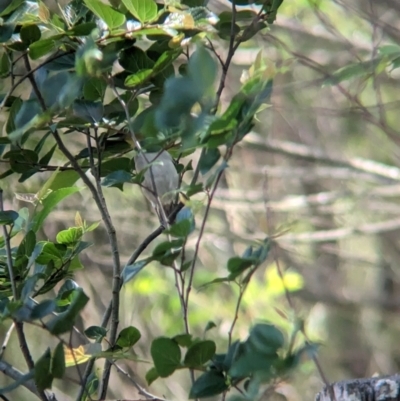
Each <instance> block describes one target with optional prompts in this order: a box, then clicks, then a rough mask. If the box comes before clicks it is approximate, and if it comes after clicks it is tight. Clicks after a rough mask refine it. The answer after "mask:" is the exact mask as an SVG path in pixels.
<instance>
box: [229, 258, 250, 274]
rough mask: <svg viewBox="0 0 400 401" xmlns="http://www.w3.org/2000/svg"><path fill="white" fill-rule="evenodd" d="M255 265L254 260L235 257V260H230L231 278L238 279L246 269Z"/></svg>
mask: <svg viewBox="0 0 400 401" xmlns="http://www.w3.org/2000/svg"><path fill="white" fill-rule="evenodd" d="M254 263H255V260H254V258H241V257H239V256H234V257H233V258H230V259H229V260H228V271H229V272H230V273H231V274H230V275H229V277H231V276H232V278H234V277H237V276H238V275H239V274H241V273H243V272H244V271H245V270H246V269H248V268H249V267H251V266H252V265H254Z"/></svg>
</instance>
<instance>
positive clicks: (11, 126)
mask: <svg viewBox="0 0 400 401" xmlns="http://www.w3.org/2000/svg"><path fill="white" fill-rule="evenodd" d="M22 103H23V101H22V100H21V99H20V98H16V99H15V100H14V101H13V103H12V105H11V108H10V111H9V115H8V120H7V124H6V132H7V134H10V133H11V132H13V131H15V130H16V129H17V127H16V125H15V118H16V116H17V114H18V112H19V110H20V108H21V106H22Z"/></svg>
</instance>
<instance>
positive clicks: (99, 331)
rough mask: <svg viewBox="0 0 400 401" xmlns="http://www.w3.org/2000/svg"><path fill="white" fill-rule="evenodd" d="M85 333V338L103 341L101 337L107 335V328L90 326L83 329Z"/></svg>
mask: <svg viewBox="0 0 400 401" xmlns="http://www.w3.org/2000/svg"><path fill="white" fill-rule="evenodd" d="M85 335H86V337H87V338H90V339H92V340H95V341H96V342H98V343H100V342H102V341H103V338H104V337H105V336H106V335H107V330H106V329H105V328H104V327H100V326H90V327H88V328H87V329H86V330H85Z"/></svg>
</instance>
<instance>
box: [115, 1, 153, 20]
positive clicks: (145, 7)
mask: <svg viewBox="0 0 400 401" xmlns="http://www.w3.org/2000/svg"><path fill="white" fill-rule="evenodd" d="M122 2H123V3H124V5H125V7H126V8H127V9H128V11H129V12H130V13H131V14H132V15H133V16H134V17H135V18H136V19H137V20H139V21H140V22H141V23H142V24H144V23H146V22H149V21H151V20H153V19H155V18H157V4H156V2H155V1H154V0H122Z"/></svg>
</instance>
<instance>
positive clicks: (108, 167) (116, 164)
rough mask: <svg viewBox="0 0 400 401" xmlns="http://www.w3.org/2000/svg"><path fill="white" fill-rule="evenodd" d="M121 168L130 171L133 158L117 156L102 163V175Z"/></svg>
mask: <svg viewBox="0 0 400 401" xmlns="http://www.w3.org/2000/svg"><path fill="white" fill-rule="evenodd" d="M119 170H122V171H127V172H128V173H129V172H130V171H131V170H132V167H131V160H130V159H129V158H128V157H117V158H115V159H111V160H107V161H105V162H104V163H102V165H101V172H100V175H101V176H102V177H104V176H107V175H109V174H111V173H112V172H115V171H119Z"/></svg>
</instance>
